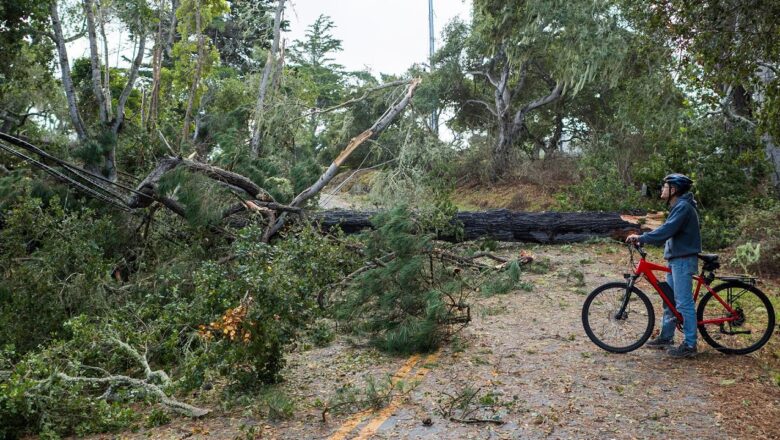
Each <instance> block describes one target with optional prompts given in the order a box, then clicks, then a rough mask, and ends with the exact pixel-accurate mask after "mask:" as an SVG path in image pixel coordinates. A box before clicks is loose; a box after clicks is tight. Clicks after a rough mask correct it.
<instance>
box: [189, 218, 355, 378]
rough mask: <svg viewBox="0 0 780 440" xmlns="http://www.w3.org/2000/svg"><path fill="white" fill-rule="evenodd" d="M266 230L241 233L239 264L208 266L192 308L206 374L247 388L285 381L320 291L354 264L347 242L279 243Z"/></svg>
mask: <svg viewBox="0 0 780 440" xmlns="http://www.w3.org/2000/svg"><path fill="white" fill-rule="evenodd" d="M262 233H263V231H262V230H261V229H260V228H256V227H249V228H246V229H243V230H241V231H240V232H239V235H238V238H237V240H236V241H235V242H234V243H233V245H232V252H233V254H234V256H235V259H234V260H233V262H232V263H230V264H219V263H216V262H207V263H204V264H203V266H202V267H201V269H200V270H198V271H197V272H196V273H195V275H194V284H195V291H194V295H193V302H192V303H191V305H190V307H189V309H188V310H189V313H190V316H191V318H190V319H192V317H195V319H200V320H202V322H201V324H200V329H201V330H200V335H201V339H202V341H203V346H202V351H201V352H199V353H198V354H197V356H198V357H197V358H196V359H195V363H196V364H198V368H199V369H200V371H201V372H202V371H203V369H204V368H208V367H214V368H216V369H217V370H218V371H219V372H220V373H221V374H224V375H226V376H228V377H230V378H231V379H233V380H234V381H235V383H236V384H237V385H239V386H241V388H252V387H253V386H256V385H261V384H263V383H273V382H276V381H277V380H278V379H279V373H280V371H281V369H282V367H283V365H284V350H285V347H287V346H288V345H289V344H291V343H292V342H293V341H295V340H297V338H298V337H299V336H300V334H301V331H302V330H304V329H306V328H307V326H308V325H309V324H310V323H313V322H314V321H315V318H316V316H317V308H316V293H317V292H318V291H320V290H321V289H323V288H324V287H325V286H327V285H329V284H331V283H334V282H336V281H338V280H340V279H341V278H342V277H343V276H344V275H345V273H346V271H349V270H350V269H351V267H352V264H354V263H352V261H351V259H349V258H348V251H347V250H346V249H345V248H344V247H343V246H342V245H340V244H337V243H335V242H333V241H331V240H329V239H327V238H326V237H323V236H322V235H320V234H319V233H318V232H316V231H314V230H313V229H310V228H304V229H302V230H300V231H297V232H296V234H295V235H292V236H290V237H288V238H287V239H285V240H280V241H279V242H278V243H276V245H274V246H270V245H268V244H265V243H263V242H262V240H261V237H262ZM190 322H192V321H190ZM197 382H198V381H196V383H197Z"/></svg>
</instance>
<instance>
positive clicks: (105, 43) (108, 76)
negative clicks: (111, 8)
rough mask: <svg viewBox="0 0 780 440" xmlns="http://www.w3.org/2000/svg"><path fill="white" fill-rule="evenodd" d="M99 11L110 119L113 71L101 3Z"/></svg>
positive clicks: (104, 86)
mask: <svg viewBox="0 0 780 440" xmlns="http://www.w3.org/2000/svg"><path fill="white" fill-rule="evenodd" d="M98 8H99V9H98V11H99V12H100V37H101V38H102V40H103V60H104V61H103V65H104V66H105V68H104V71H103V93H104V96H105V99H106V111H107V116H108V119H109V120H110V119H111V117H112V115H111V112H112V109H111V73H110V69H109V68H108V38H106V11H105V9H104V8H103V7H101V5H98Z"/></svg>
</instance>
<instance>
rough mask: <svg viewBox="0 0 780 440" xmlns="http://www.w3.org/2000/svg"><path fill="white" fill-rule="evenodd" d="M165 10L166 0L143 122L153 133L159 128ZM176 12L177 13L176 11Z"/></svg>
mask: <svg viewBox="0 0 780 440" xmlns="http://www.w3.org/2000/svg"><path fill="white" fill-rule="evenodd" d="M164 10H165V0H162V1H161V2H160V10H159V24H158V25H157V35H156V37H155V40H154V49H153V51H152V90H151V92H150V93H149V110H148V111H147V113H146V120H144V121H143V124H144V127H146V129H147V131H149V132H151V131H152V130H154V129H155V128H156V126H157V109H158V106H159V101H160V79H161V73H162V56H163V47H164V45H165V43H164V42H163V20H162V15H163V12H164ZM174 12H175V11H174Z"/></svg>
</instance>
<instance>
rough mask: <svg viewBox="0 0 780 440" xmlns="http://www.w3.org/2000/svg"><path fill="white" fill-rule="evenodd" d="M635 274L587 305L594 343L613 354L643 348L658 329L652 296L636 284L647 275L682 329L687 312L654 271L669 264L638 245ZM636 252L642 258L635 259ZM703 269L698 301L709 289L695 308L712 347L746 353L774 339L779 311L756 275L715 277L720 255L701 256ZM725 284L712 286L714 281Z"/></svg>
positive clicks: (592, 297)
mask: <svg viewBox="0 0 780 440" xmlns="http://www.w3.org/2000/svg"><path fill="white" fill-rule="evenodd" d="M628 249H629V255H630V257H629V258H630V263H631V267H632V268H633V273H628V274H625V275H624V278H625V279H626V281H625V282H613V283H607V284H604V285H603V286H600V287H598V288H596V290H594V291H593V292H591V293H590V295H588V297H587V298H586V299H585V303H584V304H583V306H582V325H583V326H584V327H585V333H587V335H588V337H589V338H590V340H591V341H593V343H595V344H596V345H598V346H599V347H601V348H603V349H604V350H607V351H610V352H613V353H627V352H629V351H632V350H636V349H637V348H639V347H641V346H642V344H644V343H645V342H646V341H647V339H648V338H650V335H651V334H652V333H653V326H654V325H655V313H654V311H653V305H652V304H651V303H650V299H648V297H647V295H645V293H644V292H642V291H641V290H639V288H637V287H636V285H635V284H636V281H637V280H638V279H639V278H640V277H644V278H645V279H646V280H647V281H648V282H649V283H650V285H651V286H653V288H654V289H655V290H656V292H658V294H659V295H660V296H661V299H662V300H663V302H664V303H665V304H666V305H667V307H669V308H670V309H671V310H672V312H673V313H674V315H675V317H676V318H677V329H678V330H681V329H682V322H683V319H682V316H681V315H680V313H679V312H678V311H677V309H676V308H675V307H674V292H673V291H672V289H671V286H669V284H667V283H666V282H665V281H659V280H658V278H656V276H655V274H654V273H653V272H671V270H670V269H669V268H668V267H666V266H661V265H658V264H655V263H651V262H649V261H647V260H646V259H645V258H646V257H647V252H645V250H644V249H642V247H641V246H639V245H633V244H631V245H629V247H628ZM634 250H636V251H638V252H639V255H640V256H641V258H640V259H639V262H638V263H636V264H635V263H634ZM699 259H701V260H702V262H703V265H702V271H701V274H699V275H694V276H693V279H694V281H695V283H694V291H693V299H694V301H696V300H698V299H699V294H700V293H701V292H703V291H702V287H704V292H703V295H702V297H701V301H699V305H698V308H697V309H696V318H697V321H698V328H699V333H701V336H702V339H704V340H705V341H706V342H707V343H708V344H709V345H711V346H713V347H714V348H715V349H717V350H718V351H721V352H723V353H727V354H747V353H751V352H754V351H756V350H758V349H759V348H761V347H763V346H764V344H766V343H767V341H769V338H770V337H771V336H772V331H773V330H774V327H775V311H774V309H773V307H772V303H771V302H770V301H769V298H767V296H766V295H765V294H764V292H762V291H761V290H759V289H758V288H757V287H756V279H755V278H752V277H746V276H729V277H718V276H715V271H716V270H717V269H718V268H720V262H719V261H718V255H716V254H699ZM715 280H719V281H721V283H720V284H718V285H716V286H715V287H712V286H711V285H710V284H711V283H712V282H713V281H715Z"/></svg>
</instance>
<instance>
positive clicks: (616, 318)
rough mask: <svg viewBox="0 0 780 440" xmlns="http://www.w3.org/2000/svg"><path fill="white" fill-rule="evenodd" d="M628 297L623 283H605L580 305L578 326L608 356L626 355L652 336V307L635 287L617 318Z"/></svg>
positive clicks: (653, 317)
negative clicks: (580, 311)
mask: <svg viewBox="0 0 780 440" xmlns="http://www.w3.org/2000/svg"><path fill="white" fill-rule="evenodd" d="M627 293H628V284H627V283H608V284H604V285H603V286H601V287H598V288H596V290H594V291H593V292H591V293H590V295H588V297H587V298H586V299H585V303H584V304H583V305H582V325H583V327H585V333H586V334H587V335H588V337H589V338H590V340H591V341H593V343H594V344H596V345H598V346H599V347H601V348H603V349H604V350H607V351H609V352H612V353H628V352H629V351H632V350H636V349H637V348H639V347H641V346H642V344H644V343H645V341H647V339H648V338H649V337H650V334H651V333H652V332H653V325H654V323H655V313H654V312H653V305H652V304H651V303H650V300H649V299H648V298H647V295H645V294H644V292H642V291H641V290H639V289H637V288H636V286H633V287H632V288H631V292H630V296H629V300H628V305H627V306H626V309H625V311H623V313H621V314H619V312H620V307H621V306H622V304H623V300H624V298H625V296H626V294H627Z"/></svg>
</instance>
